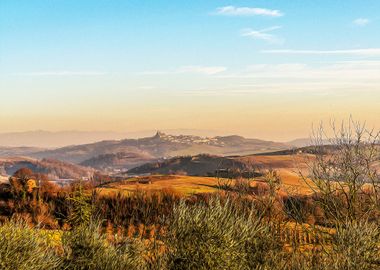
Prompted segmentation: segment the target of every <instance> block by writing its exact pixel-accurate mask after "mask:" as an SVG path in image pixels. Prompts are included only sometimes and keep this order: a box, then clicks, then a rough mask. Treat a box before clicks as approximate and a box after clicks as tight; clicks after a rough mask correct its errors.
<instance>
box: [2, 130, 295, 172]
mask: <svg viewBox="0 0 380 270" xmlns="http://www.w3.org/2000/svg"><path fill="white" fill-rule="evenodd" d="M300 142H303V141H297V143H300ZM0 144H1V142H0ZM293 147H294V146H293V145H292V144H290V143H280V142H273V141H265V140H260V139H248V138H244V137H241V136H237V135H231V136H215V137H202V136H195V135H169V134H166V133H164V132H157V133H156V134H155V135H154V136H151V137H145V138H140V139H119V140H103V141H98V142H94V143H87V144H79V145H71V146H65V147H61V148H54V149H46V148H36V147H13V148H12V147H0V157H1V156H2V157H14V156H24V157H31V158H34V159H39V160H41V159H49V160H60V161H63V162H68V163H72V164H78V165H80V166H85V167H91V168H94V169H97V170H100V171H107V172H116V171H125V170H129V169H132V168H134V167H138V166H141V165H143V164H146V163H154V162H157V161H163V160H165V159H169V158H173V157H177V156H196V155H199V154H209V155H216V156H235V155H251V154H257V153H266V152H275V151H281V150H286V149H291V148H293Z"/></svg>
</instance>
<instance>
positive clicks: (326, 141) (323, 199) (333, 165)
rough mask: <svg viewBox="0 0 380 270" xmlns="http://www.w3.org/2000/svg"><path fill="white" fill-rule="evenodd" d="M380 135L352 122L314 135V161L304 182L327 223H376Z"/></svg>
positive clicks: (322, 130)
mask: <svg viewBox="0 0 380 270" xmlns="http://www.w3.org/2000/svg"><path fill="white" fill-rule="evenodd" d="M379 135H380V133H379V131H375V130H374V129H367V128H366V126H365V124H361V123H359V122H356V121H354V120H353V119H352V118H350V119H349V121H348V122H346V123H345V122H342V124H341V125H340V126H339V127H337V125H336V124H335V122H332V123H331V129H330V130H326V129H325V128H324V126H323V124H321V125H320V126H319V127H318V128H317V129H316V130H314V131H313V143H314V149H313V151H314V154H315V160H314V162H313V163H312V165H310V175H309V176H308V177H306V176H303V178H304V180H305V181H306V182H307V183H309V185H310V187H311V188H312V189H313V190H314V192H315V195H316V196H315V197H316V200H317V202H318V203H320V205H321V207H322V209H323V210H324V212H325V215H326V217H327V218H328V219H331V218H332V219H335V220H336V221H343V220H349V221H354V220H361V219H375V217H376V216H377V215H378V214H379V210H380V207H379V206H380V200H379V199H380V197H379V195H380V194H379V192H380V175H379V172H378V168H376V162H378V161H379ZM310 180H311V184H310Z"/></svg>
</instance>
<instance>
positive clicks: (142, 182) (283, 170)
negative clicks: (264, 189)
mask: <svg viewBox="0 0 380 270" xmlns="http://www.w3.org/2000/svg"><path fill="white" fill-rule="evenodd" d="M310 158H311V157H309V156H304V155H302V156H301V155H300V156H298V155H279V156H248V157H243V158H239V159H241V160H243V161H244V162H251V163H252V164H254V166H256V167H257V168H259V170H262V171H266V170H269V169H273V170H276V171H277V172H278V173H279V175H280V177H281V180H282V187H281V189H282V191H284V192H286V193H292V194H295V193H297V194H308V193H310V192H311V188H310V187H309V185H308V184H307V183H305V181H304V180H303V179H302V178H301V177H300V175H299V172H300V171H301V172H302V173H307V167H306V163H305V162H306V161H307V160H309V159H310ZM263 181H264V179H263V178H262V177H258V178H255V179H254V180H253V181H252V182H251V186H252V187H255V186H256V185H257V183H259V182H263ZM230 184H231V185H233V184H234V180H231V183H230ZM218 186H219V180H218V179H217V178H216V177H203V176H183V175H151V176H144V177H132V178H127V179H125V180H123V181H119V182H115V183H111V184H108V185H105V186H102V187H101V188H98V191H100V192H101V193H102V194H108V193H114V192H120V191H121V192H134V191H136V190H144V191H158V190H162V189H171V190H173V191H176V192H178V193H180V194H183V195H191V194H196V193H209V192H215V191H217V190H218Z"/></svg>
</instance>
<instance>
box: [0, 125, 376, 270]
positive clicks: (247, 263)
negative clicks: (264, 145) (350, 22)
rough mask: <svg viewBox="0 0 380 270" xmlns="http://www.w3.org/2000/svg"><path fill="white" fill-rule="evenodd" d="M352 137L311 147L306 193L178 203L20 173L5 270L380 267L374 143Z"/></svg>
mask: <svg viewBox="0 0 380 270" xmlns="http://www.w3.org/2000/svg"><path fill="white" fill-rule="evenodd" d="M350 130H351V129H350ZM350 130H348V129H342V130H340V133H339V134H338V136H337V137H336V141H333V142H332V144H331V145H332V146H333V147H325V146H323V145H322V144H318V142H317V147H316V148H315V151H314V154H315V158H314V159H313V163H311V164H310V174H309V175H306V176H304V175H301V176H300V177H303V178H304V179H305V182H307V183H312V184H310V188H311V189H312V190H313V192H312V193H311V194H308V195H296V194H286V193H284V192H280V186H281V177H280V176H279V175H278V174H277V173H276V172H275V171H266V172H265V176H264V179H265V181H264V182H261V183H259V184H257V185H255V186H254V187H253V186H252V185H251V184H252V183H251V182H252V181H254V180H253V179H244V178H241V179H235V180H234V181H230V179H218V181H217V182H218V183H219V184H218V187H219V191H218V192H215V193H208V194H202V193H200V194H196V195H193V196H186V197H184V196H181V195H180V194H178V193H176V192H174V191H173V190H169V189H166V190H162V191H154V192H148V191H136V192H133V193H131V194H128V195H125V194H122V193H116V194H107V195H104V194H103V195H102V194H98V193H97V192H96V189H95V188H94V187H93V186H91V185H89V183H76V184H73V185H72V186H70V187H67V188H65V189H62V188H58V187H56V186H54V185H52V184H50V183H49V182H48V181H42V182H41V183H40V185H39V187H34V186H33V184H32V183H31V181H30V180H31V178H34V179H36V178H42V177H40V176H38V175H33V172H30V171H27V170H21V171H19V172H17V173H16V174H15V176H14V178H12V179H11V180H12V181H11V185H10V186H3V188H2V190H1V194H0V196H1V197H0V198H1V200H0V215H1V217H2V222H1V223H2V225H1V226H0V269H21V270H22V269H111V270H112V269H380V230H379V226H380V198H379V194H380V193H379V192H380V177H379V175H378V168H377V167H376V162H377V161H378V160H379V149H378V145H379V144H378V143H379V142H378V136H377V135H376V134H373V133H372V132H367V131H366V130H365V129H364V128H362V127H361V126H359V125H355V129H353V130H354V132H351V131H350Z"/></svg>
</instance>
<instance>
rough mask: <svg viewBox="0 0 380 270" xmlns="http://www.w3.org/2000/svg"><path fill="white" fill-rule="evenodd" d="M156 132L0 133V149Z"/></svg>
mask: <svg viewBox="0 0 380 270" xmlns="http://www.w3.org/2000/svg"><path fill="white" fill-rule="evenodd" d="M155 132H156V131H155V130H145V131H138V132H113V131H76V130H71V131H57V132H51V131H45V130H35V131H25V132H8V133H0V147H25V146H28V147H39V148H58V147H64V146H69V145H79V144H88V143H94V142H98V141H104V140H121V139H124V138H133V139H137V138H143V137H148V136H152V135H153V134H154V133H155ZM165 132H167V133H170V134H174V135H179V134H194V135H202V136H215V135H216V134H217V133H216V132H215V131H209V130H196V129H170V130H165Z"/></svg>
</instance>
